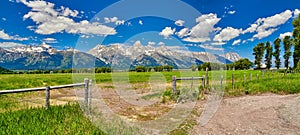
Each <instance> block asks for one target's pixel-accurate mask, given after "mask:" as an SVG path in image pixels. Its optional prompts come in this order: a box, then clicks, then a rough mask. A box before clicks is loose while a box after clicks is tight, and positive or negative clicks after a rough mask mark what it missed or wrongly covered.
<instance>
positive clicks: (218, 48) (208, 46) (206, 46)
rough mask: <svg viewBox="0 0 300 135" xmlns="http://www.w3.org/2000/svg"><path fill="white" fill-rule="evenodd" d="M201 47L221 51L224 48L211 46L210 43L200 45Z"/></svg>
mask: <svg viewBox="0 0 300 135" xmlns="http://www.w3.org/2000/svg"><path fill="white" fill-rule="evenodd" d="M200 47H201V48H204V49H208V50H213V51H223V50H224V48H221V47H214V46H211V45H200Z"/></svg>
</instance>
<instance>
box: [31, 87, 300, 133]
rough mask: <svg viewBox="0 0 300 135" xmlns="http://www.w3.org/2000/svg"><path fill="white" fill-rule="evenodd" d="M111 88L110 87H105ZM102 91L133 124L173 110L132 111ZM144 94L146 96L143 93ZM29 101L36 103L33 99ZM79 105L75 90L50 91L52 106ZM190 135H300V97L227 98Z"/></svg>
mask: <svg viewBox="0 0 300 135" xmlns="http://www.w3.org/2000/svg"><path fill="white" fill-rule="evenodd" d="M105 85H108V86H110V84H105ZM101 87H102V89H103V90H102V92H103V95H102V96H103V98H104V99H105V100H107V103H108V105H109V106H110V107H111V108H113V111H115V112H118V113H119V114H120V115H123V116H125V117H127V118H128V119H130V120H142V121H144V120H146V121H147V120H152V119H155V118H156V117H159V116H161V115H163V114H164V113H165V112H168V110H169V109H170V108H172V104H174V103H171V102H170V103H166V104H162V103H158V104H153V105H151V106H148V107H138V108H136V107H133V106H132V105H130V104H127V103H126V102H125V101H123V100H120V98H119V96H117V94H116V93H115V92H113V91H112V88H110V87H107V86H106V87H107V88H104V86H101ZM142 93H143V92H142ZM43 95H44V93H41V97H40V98H39V100H40V102H39V103H37V104H31V105H30V106H44V98H43ZM30 100H33V99H31V98H30ZM70 101H76V96H75V93H74V91H73V90H70V89H63V90H58V91H53V92H52V91H51V99H50V102H51V105H59V104H66V103H68V102H70ZM205 102H206V101H205V100H202V101H200V102H198V104H197V105H196V109H197V110H198V112H199V113H200V114H201V112H202V111H203V110H204V105H205ZM189 134H192V135H199V134H204V135H206V134H217V135H219V134H238V135H240V134H243V135H244V134H246V135H248V134H249V135H253V134H270V135H277V134H280V135H285V134H288V135H297V134H299V135H300V94H295V95H275V94H263V95H256V96H253V95H252V96H242V97H230V98H229V97H226V98H223V100H222V101H221V105H220V106H219V108H218V110H217V112H216V113H215V115H214V116H213V118H212V119H211V120H210V121H209V122H208V123H207V124H206V125H205V126H200V125H195V126H194V127H193V128H191V129H189Z"/></svg>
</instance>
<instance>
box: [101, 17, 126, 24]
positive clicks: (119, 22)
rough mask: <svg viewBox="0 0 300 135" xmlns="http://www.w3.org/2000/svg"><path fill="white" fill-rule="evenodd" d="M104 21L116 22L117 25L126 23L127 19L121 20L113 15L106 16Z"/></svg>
mask: <svg viewBox="0 0 300 135" xmlns="http://www.w3.org/2000/svg"><path fill="white" fill-rule="evenodd" d="M104 22H105V23H115V24H116V25H124V23H125V20H119V18H118V17H112V18H108V17H104Z"/></svg>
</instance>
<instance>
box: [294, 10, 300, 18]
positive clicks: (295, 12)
mask: <svg viewBox="0 0 300 135" xmlns="http://www.w3.org/2000/svg"><path fill="white" fill-rule="evenodd" d="M299 14H300V10H299V9H295V10H294V17H295V18H296V17H298V16H299Z"/></svg>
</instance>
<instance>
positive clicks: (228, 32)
mask: <svg viewBox="0 0 300 135" xmlns="http://www.w3.org/2000/svg"><path fill="white" fill-rule="evenodd" d="M241 33H242V29H235V28H232V27H227V28H225V29H223V30H222V31H221V32H220V33H219V34H218V35H216V36H215V38H214V41H219V42H221V41H229V40H231V39H233V38H235V37H237V36H239V35H240V34H241Z"/></svg>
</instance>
